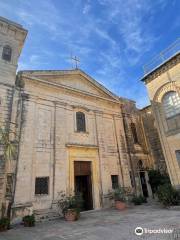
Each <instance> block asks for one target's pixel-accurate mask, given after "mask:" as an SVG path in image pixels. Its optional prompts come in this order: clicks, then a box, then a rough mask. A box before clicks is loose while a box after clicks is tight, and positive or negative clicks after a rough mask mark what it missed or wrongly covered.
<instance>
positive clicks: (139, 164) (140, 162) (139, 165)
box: [137, 160, 144, 170]
mask: <svg viewBox="0 0 180 240" xmlns="http://www.w3.org/2000/svg"><path fill="white" fill-rule="evenodd" d="M137 169H138V170H142V169H144V165H143V162H142V160H139V161H138V162H137Z"/></svg>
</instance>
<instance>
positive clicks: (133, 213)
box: [0, 205, 180, 240]
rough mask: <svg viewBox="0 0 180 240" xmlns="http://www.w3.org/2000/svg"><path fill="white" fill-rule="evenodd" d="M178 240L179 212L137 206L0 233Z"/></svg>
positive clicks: (34, 238)
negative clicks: (138, 229) (169, 231)
mask: <svg viewBox="0 0 180 240" xmlns="http://www.w3.org/2000/svg"><path fill="white" fill-rule="evenodd" d="M136 227H142V228H148V229H159V228H161V229H163V228H166V229H176V231H177V230H178V231H179V235H178V234H174V236H173V235H172V234H162V233H161V234H160V233H156V234H143V235H141V236H136V235H135V233H134V230H135V228H136ZM66 239H68V240H138V239H139V240H141V239H143V240H146V239H147V240H161V239H163V240H177V239H180V211H175V210H167V209H161V208H159V207H155V206H146V205H143V206H138V207H133V208H132V209H128V210H125V211H118V210H115V209H108V210H99V211H92V212H85V213H83V214H82V215H81V218H80V220H79V221H77V222H71V223H70V222H66V221H64V220H63V219H59V220H54V221H49V222H44V223H38V224H37V225H36V226H35V227H33V228H25V227H23V226H18V227H16V228H14V229H11V230H9V231H7V232H3V233H0V240H66Z"/></svg>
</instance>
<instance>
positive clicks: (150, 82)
mask: <svg viewBox="0 0 180 240" xmlns="http://www.w3.org/2000/svg"><path fill="white" fill-rule="evenodd" d="M179 69H180V54H177V55H175V56H174V57H172V58H171V59H169V60H168V61H167V62H165V63H164V64H163V65H162V66H160V67H159V68H158V69H156V70H155V71H154V72H152V73H150V74H149V75H148V76H146V78H145V79H144V81H145V82H146V86H147V89H148V93H149V97H150V101H151V104H152V110H153V114H154V116H155V121H156V126H157V128H158V132H159V136H160V140H161V145H162V148H163V153H164V156H165V160H166V165H167V169H168V173H169V175H170V178H171V182H172V184H173V185H174V186H176V187H179V186H180V170H179V167H180V166H179V164H178V160H177V157H176V154H175V151H176V150H180V129H179V127H177V128H176V129H173V130H172V129H169V127H168V125H167V120H166V117H165V114H164V110H163V107H162V99H163V96H164V95H165V94H166V93H168V92H170V91H175V92H177V93H178V94H180V77H179V73H180V72H179V71H180V70H179Z"/></svg>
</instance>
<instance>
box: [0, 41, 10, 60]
mask: <svg viewBox="0 0 180 240" xmlns="http://www.w3.org/2000/svg"><path fill="white" fill-rule="evenodd" d="M11 55H12V49H11V47H10V46H8V45H6V46H4V47H3V52H2V59H4V60H6V61H9V62H10V61H11Z"/></svg>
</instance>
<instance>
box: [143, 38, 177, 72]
mask: <svg viewBox="0 0 180 240" xmlns="http://www.w3.org/2000/svg"><path fill="white" fill-rule="evenodd" d="M179 52H180V38H178V39H177V40H176V41H175V42H174V43H173V44H171V45H170V46H169V47H168V48H166V49H165V50H163V51H162V52H160V53H159V54H158V55H157V56H155V57H154V58H153V59H152V60H151V61H150V62H149V63H147V64H145V65H144V66H143V70H144V75H147V74H148V73H150V72H152V71H153V70H154V69H156V68H157V67H158V66H160V65H162V64H163V63H164V62H166V61H167V60H168V59H170V58H171V57H173V56H174V55H176V54H178V53H179Z"/></svg>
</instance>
